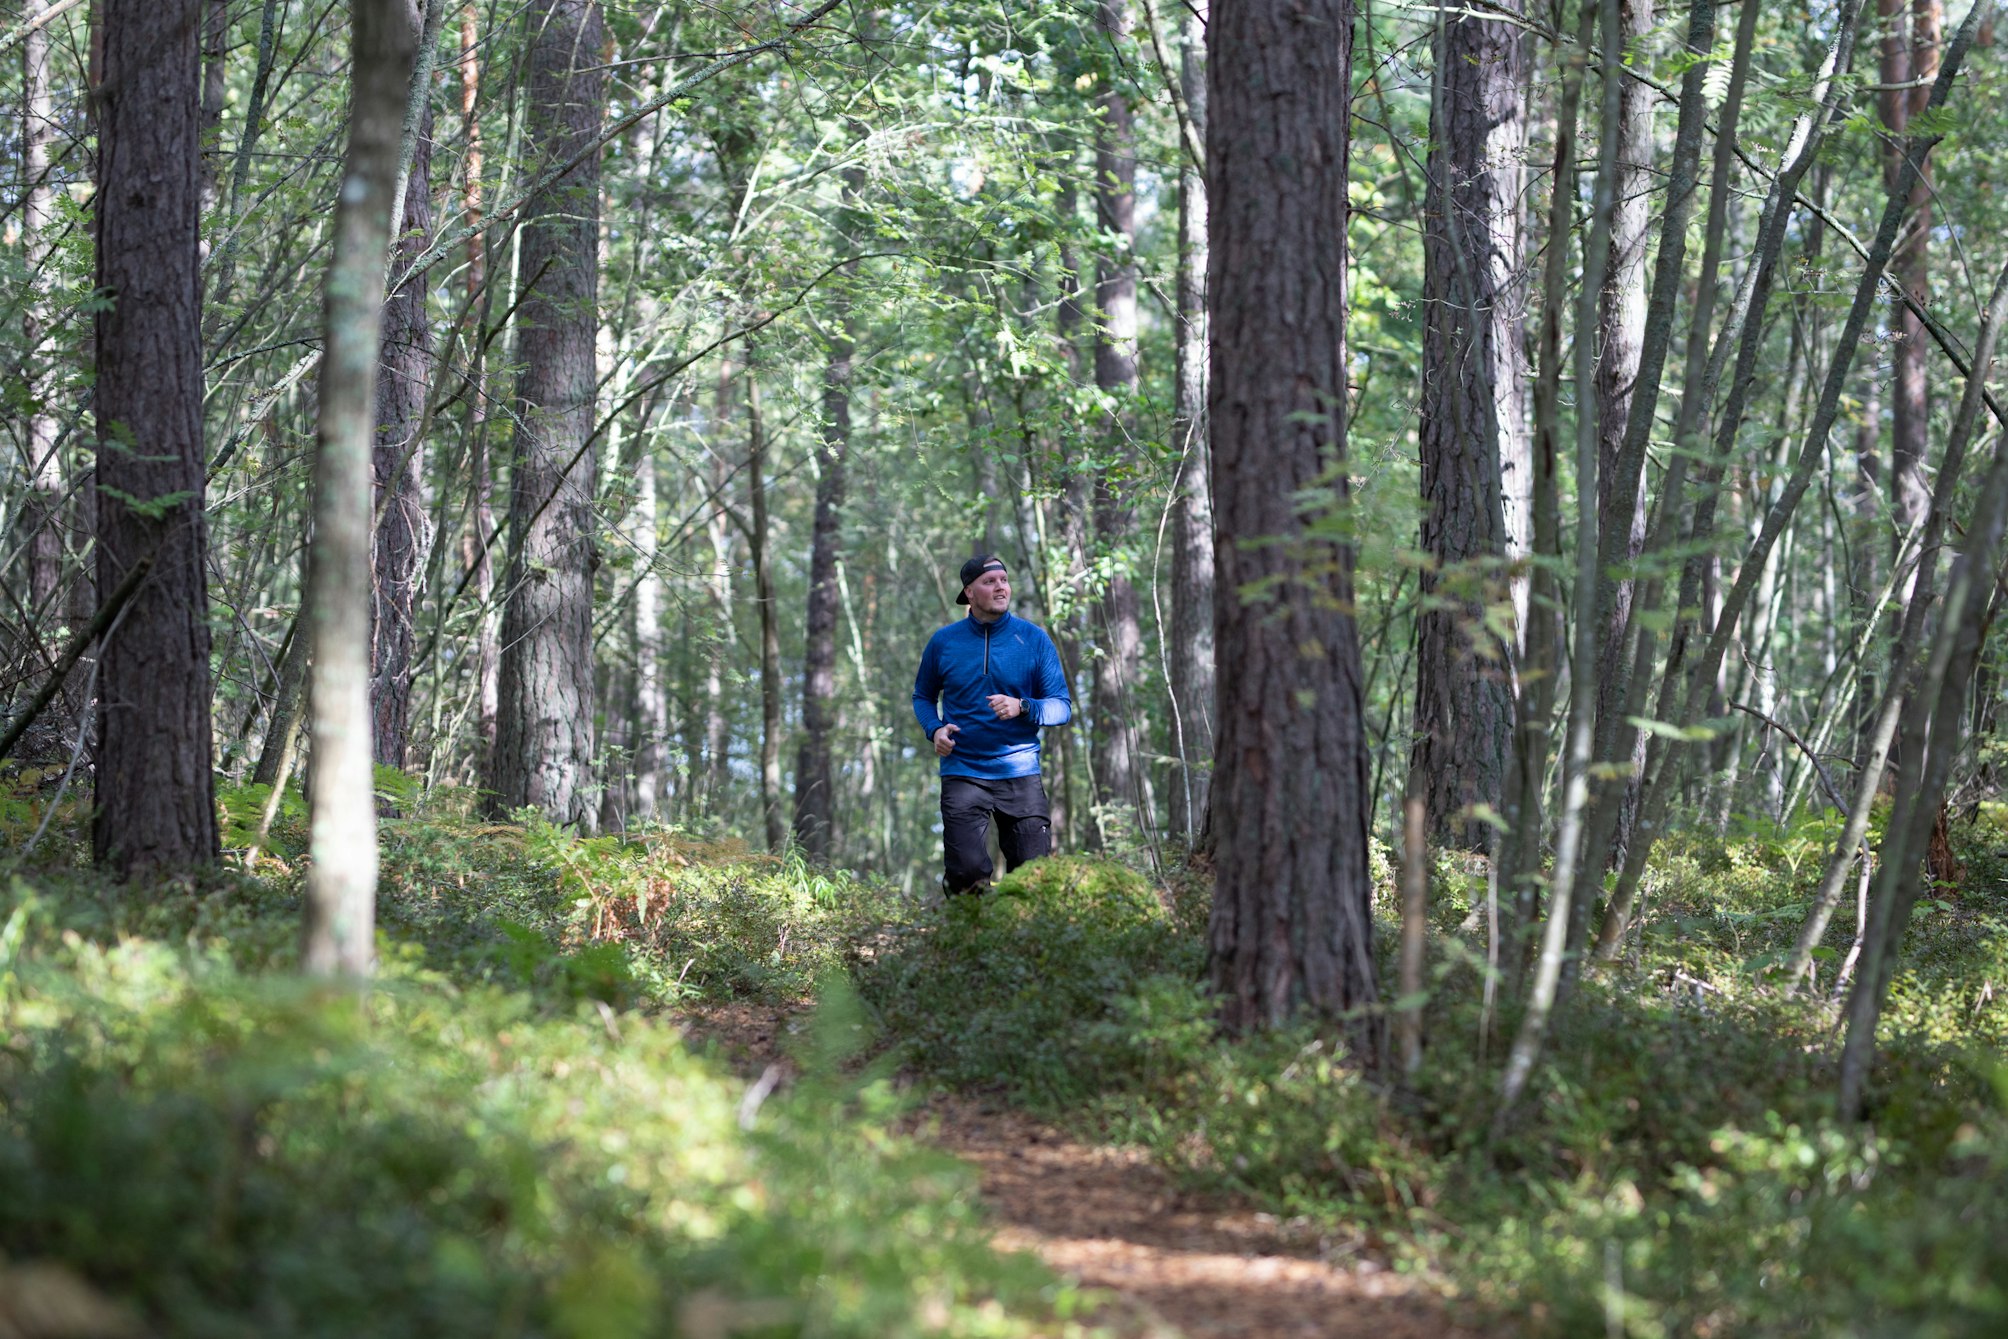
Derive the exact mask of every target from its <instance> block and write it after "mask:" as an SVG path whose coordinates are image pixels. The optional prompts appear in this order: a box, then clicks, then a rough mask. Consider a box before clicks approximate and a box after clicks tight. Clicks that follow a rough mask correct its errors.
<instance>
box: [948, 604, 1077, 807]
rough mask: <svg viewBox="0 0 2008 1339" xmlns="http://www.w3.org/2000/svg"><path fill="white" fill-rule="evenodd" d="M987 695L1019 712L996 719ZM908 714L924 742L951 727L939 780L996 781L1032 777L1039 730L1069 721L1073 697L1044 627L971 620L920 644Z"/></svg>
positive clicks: (1036, 767)
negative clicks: (1021, 705)
mask: <svg viewBox="0 0 2008 1339" xmlns="http://www.w3.org/2000/svg"><path fill="white" fill-rule="evenodd" d="M993 693H1002V694H1004V695H1005V696H1007V697H1018V698H1023V699H1024V700H1025V708H1026V711H1025V714H1024V715H1023V716H1015V717H1013V718H1012V719H1010V720H1008V721H1000V720H998V719H997V716H996V713H994V712H992V711H991V710H990V704H989V702H988V701H986V700H985V699H987V698H989V697H990V695H991V694H993ZM937 706H938V707H939V710H937ZM913 714H914V718H915V719H916V720H918V721H919V722H920V728H921V729H923V730H925V731H927V737H928V738H929V739H932V738H934V732H935V731H936V730H939V729H940V728H941V727H942V726H944V725H948V724H953V725H954V726H955V727H956V731H955V752H953V753H951V754H949V755H948V756H947V757H946V758H943V759H942V760H941V774H942V775H943V776H973V777H979V778H982V779H983V780H986V781H1002V780H1006V779H1008V778H1010V777H1015V776H1036V775H1038V772H1039V727H1040V726H1042V725H1065V724H1066V723H1067V722H1068V721H1070V720H1072V719H1073V718H1074V699H1073V696H1072V694H1070V693H1068V692H1067V676H1066V671H1065V670H1063V669H1062V668H1061V667H1060V652H1059V648H1058V647H1056V646H1054V645H1053V639H1052V638H1051V637H1048V636H1047V635H1046V630H1045V629H1044V628H1042V627H1040V626H1039V625H1038V624H1036V623H1028V622H1026V621H1025V620H1024V619H1022V618H1015V617H1013V616H1012V615H1010V614H1008V613H1007V614H1003V615H1001V616H1000V617H999V618H998V619H997V621H996V622H995V623H979V622H977V621H976V619H975V618H974V617H973V616H972V617H969V618H965V619H963V620H962V621H961V622H959V623H951V624H949V625H948V626H947V627H945V628H943V629H941V630H940V631H939V632H936V633H935V634H934V635H933V636H932V637H930V638H928V639H927V649H926V650H925V651H923V652H921V653H920V672H919V673H918V674H916V675H914V676H913Z"/></svg>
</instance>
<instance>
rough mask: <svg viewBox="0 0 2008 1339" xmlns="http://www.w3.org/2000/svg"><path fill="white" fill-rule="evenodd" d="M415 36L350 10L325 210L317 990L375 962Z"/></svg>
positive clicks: (312, 820)
mask: <svg viewBox="0 0 2008 1339" xmlns="http://www.w3.org/2000/svg"><path fill="white" fill-rule="evenodd" d="M416 39H417V34H416V33H415V32H414V30H413V27H412V24H411V22H410V20H409V19H408V17H407V15H406V10H405V5H404V0H353V3H352V5H351V27H350V44H351V45H350V58H351V69H353V70H354V71H355V74H354V91H353V93H352V95H351V103H350V108H349V149H348V160H347V163H346V164H345V165H344V167H343V170H342V189H341V191H340V193H339V196H338V203H337V204H336V206H335V219H334V257H333V259H332V261H331V262H330V263H329V266H328V278H327V291H326V299H325V303H324V309H323V320H322V348H323V350H324V352H323V354H322V357H321V380H320V431H319V450H318V452H317V455H316V458H315V462H314V538H313V545H312V548H311V550H310V557H309V559H308V566H307V590H306V599H305V604H306V616H307V630H308V636H309V641H310V645H311V646H312V648H313V671H312V678H311V681H310V687H309V690H308V699H309V702H310V704H311V711H312V715H313V730H314V752H313V757H312V759H311V763H310V769H311V770H310V774H309V784H308V795H309V801H308V803H309V824H310V829H309V830H310V834H311V835H310V837H309V843H308V845H309V851H310V853H311V856H312V864H311V865H310V866H309V867H308V871H307V895H306V903H307V906H306V923H305V927H304V932H303V938H302V943H301V961H302V965H303V966H304V967H305V968H306V970H307V971H308V972H310V973H312V974H314V975H317V976H365V975H367V974H368V973H369V971H370V969H371V966H372V965H373V963H374V961H375V958H376V929H375V926H376V884H377V832H376V800H375V786H374V784H373V772H372V768H371V748H370V743H371V734H372V731H371V728H370V726H371V721H370V702H369V677H370V654H369V649H368V648H369V645H370V642H369V631H370V596H369V590H370V584H369V581H370V540H371V535H370V483H371V470H372V467H371V459H372V454H373V449H372V448H373V440H374V438H375V437H376V431H375V420H376V417H377V411H378V409H379V406H378V405H377V403H376V380H377V375H378V360H379V358H380V357H381V355H382V350H381V346H380V345H379V342H378V337H379V332H380V327H381V324H382V321H383V306H384V252H385V249H386V248H387V247H388V246H389V244H390V231H391V210H392V206H393V199H394V196H395V194H396V190H397V170H398V145H399V140H400V135H399V128H400V126H401V124H402V122H403V113H404V107H405V101H406V98H407V96H408V94H409V91H410V80H411V64H412V56H413V54H414V52H415V50H416V47H417V40H416Z"/></svg>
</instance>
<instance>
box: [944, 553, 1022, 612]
mask: <svg viewBox="0 0 2008 1339" xmlns="http://www.w3.org/2000/svg"><path fill="white" fill-rule="evenodd" d="M1008 570H1009V569H1008V568H1006V567H1005V566H1004V560H1003V559H1002V558H999V557H998V556H997V555H996V554H994V553H979V554H977V555H976V556H975V557H974V558H971V559H970V560H969V561H968V562H966V563H964V564H962V589H961V590H958V591H956V592H955V602H956V603H957V604H968V603H969V583H970V582H972V581H974V580H976V578H978V577H980V576H982V575H983V574H984V573H985V572H1004V571H1008Z"/></svg>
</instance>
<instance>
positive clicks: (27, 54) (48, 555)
mask: <svg viewBox="0 0 2008 1339" xmlns="http://www.w3.org/2000/svg"><path fill="white" fill-rule="evenodd" d="M51 3H53V0H31V3H30V4H29V6H28V12H27V14H26V16H25V17H26V20H27V21H28V22H31V23H32V22H34V21H35V20H37V19H39V18H41V17H42V15H44V14H45V13H47V12H48V9H49V5H50V4H51ZM21 73H22V78H23V82H24V85H25V87H24V88H23V90H22V91H23V93H24V95H25V96H24V97H23V99H22V106H21V170H22V174H23V175H24V176H25V177H26V178H27V181H26V189H25V190H24V191H23V192H22V196H21V242H22V249H23V252H24V253H25V254H24V259H25V260H26V261H27V265H28V275H29V285H30V292H31V293H32V295H33V296H32V298H31V299H30V301H29V302H28V303H27V304H26V306H25V307H24V309H23V312H22V319H21V326H22V329H21V334H22V343H23V345H24V347H25V350H26V357H25V365H26V368H27V370H28V387H27V389H28V392H29V400H30V407H29V410H28V413H27V415H26V418H27V441H26V443H25V445H26V448H27V453H28V457H27V460H28V496H27V498H26V500H25V501H24V502H23V503H22V506H21V514H20V518H19V521H18V524H19V526H20V530H19V531H18V532H17V533H18V535H19V537H20V538H22V539H25V540H26V541H27V545H28V608H29V609H30V611H31V612H33V613H34V614H35V615H36V616H37V617H41V616H43V615H44V614H46V613H49V612H52V611H51V610H50V608H49V606H50V605H51V603H52V602H53V601H54V599H55V595H56V587H57V584H58V582H59V581H60V579H61V575H62V564H63V532H62V528H61V525H60V523H59V509H60V506H61V500H62V494H63V467H62V462H61V461H60V460H59V459H58V458H57V453H56V441H57V436H58V433H57V426H58V425H57V421H56V416H55V415H54V414H52V413H50V412H49V411H48V408H47V406H46V403H45V401H44V399H43V397H44V396H46V395H48V394H49V393H50V391H51V390H52V389H53V388H52V386H51V385H50V382H49V377H48V374H47V364H46V362H45V361H44V356H43V350H42V348H41V345H42V341H43V340H44V338H45V337H46V336H47V334H48V332H49V330H50V328H51V327H52V326H53V325H54V323H55V313H54V311H53V309H52V307H51V304H50V299H51V297H52V296H53V294H54V290H55V275H54V274H53V273H51V271H50V265H51V263H52V261H53V253H54V251H55V241H56V239H55V233H54V229H55V222H56V213H55V208H56V192H55V188H54V186H53V185H52V184H51V182H50V180H49V173H50V170H51V166H52V164H51V159H50V148H51V146H52V145H53V144H54V143H55V140H56V129H57V126H56V100H55V96H54V94H53V92H52V91H51V85H50V66H49V29H48V26H47V25H46V24H44V25H43V26H41V27H37V28H36V29H34V30H33V31H32V32H29V33H27V34H26V35H25V36H23V37H22V39H21ZM10 547H11V546H10ZM25 631H26V633H27V635H29V636H33V635H34V629H32V628H30V629H26V630H25Z"/></svg>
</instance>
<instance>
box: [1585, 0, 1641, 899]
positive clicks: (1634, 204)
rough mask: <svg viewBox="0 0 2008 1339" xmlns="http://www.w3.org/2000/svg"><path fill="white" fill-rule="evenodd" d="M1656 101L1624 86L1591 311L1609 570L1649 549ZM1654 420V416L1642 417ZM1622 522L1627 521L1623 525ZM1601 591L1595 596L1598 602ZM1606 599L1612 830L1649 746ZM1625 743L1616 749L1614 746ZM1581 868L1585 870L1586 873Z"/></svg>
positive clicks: (1626, 808) (1614, 588) (1636, 7)
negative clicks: (1600, 275) (1635, 404)
mask: <svg viewBox="0 0 2008 1339" xmlns="http://www.w3.org/2000/svg"><path fill="white" fill-rule="evenodd" d="M1619 26H1620V28H1621V29H1622V32H1623V37H1624V41H1625V43H1626V45H1627V47H1630V46H1631V45H1633V44H1635V43H1637V42H1640V41H1642V40H1643V39H1644V38H1645V37H1646V36H1647V35H1648V34H1649V33H1650V32H1651V31H1652V26H1653V5H1652V0H1622V2H1621V3H1620V5H1619ZM1658 96H1659V95H1658V93H1657V92H1655V91H1654V90H1653V89H1652V88H1650V87H1648V86H1647V85H1646V84H1644V83H1642V82H1640V81H1639V80H1637V79H1629V78H1628V79H1626V80H1625V81H1624V85H1623V87H1622V88H1621V89H1620V90H1619V95H1618V144H1617V169H1618V175H1617V189H1616V196H1615V198H1614V200H1613V203H1612V210H1611V248H1610V256H1609V258H1608V260H1607V262H1606V264H1607V266H1608V273H1607V277H1606V278H1605V280H1604V287H1603V292H1602V294H1601V295H1600V297H1599V301H1598V304H1597V343H1598V346H1599V348H1598V356H1597V437H1598V442H1599V451H1600V455H1601V460H1602V465H1603V468H1602V469H1601V470H1600V471H1599V472H1598V475H1597V506H1598V509H1599V510H1600V511H1601V512H1602V515H1601V517H1600V518H1599V521H1598V532H1599V534H1600V535H1602V537H1603V554H1602V555H1600V556H1601V557H1602V559H1603V561H1604V562H1605V564H1606V566H1613V565H1616V564H1619V563H1630V562H1633V561H1635V560H1636V559H1637V558H1638V556H1639V552H1640V550H1642V549H1643V548H1644V547H1645V525H1646V491H1645V456H1644V453H1643V452H1640V453H1637V459H1636V460H1633V459H1631V458H1629V457H1630V455H1631V453H1629V452H1627V450H1626V438H1627V436H1628V432H1629V428H1630V424H1631V412H1632V400H1633V392H1634V390H1635V389H1636V387H1637V383H1638V376H1639V364H1640V359H1641V357H1642V356H1643V354H1644V351H1645V350H1644V346H1645V335H1646V330H1645V325H1646V243H1647V240H1648V236H1649V234H1650V232H1651V226H1650V225H1651V220H1652V207H1651V206H1652V184H1653V183H1652V168H1653V126H1652V114H1653V105H1654V102H1655V101H1656V99H1657V98H1658ZM1646 412H1648V413H1650V412H1651V407H1650V406H1647V407H1646ZM1620 512H1623V513H1625V514H1622V515H1620V514H1619V513H1620ZM1601 590H1602V587H1601V586H1600V592H1601ZM1609 593H1610V595H1611V597H1612V598H1611V599H1610V600H1609V601H1608V602H1603V601H1600V607H1599V608H1598V610H1597V611H1596V617H1598V618H1600V619H1602V620H1603V631H1602V633H1601V637H1602V641H1601V643H1600V644H1599V646H1598V659H1597V669H1596V673H1597V726H1596V730H1597V740H1598V743H1599V748H1598V756H1599V757H1600V758H1602V757H1605V756H1607V755H1608V754H1611V753H1616V752H1621V751H1622V750H1623V749H1624V746H1625V744H1626V743H1629V744H1630V752H1629V754H1627V755H1626V759H1616V758H1613V759H1612V761H1625V760H1627V759H1628V760H1629V762H1630V764H1631V766H1632V768H1633V771H1632V773H1631V774H1630V776H1628V777H1614V778H1612V779H1611V780H1608V781H1605V782H1602V783H1600V784H1599V785H1598V786H1597V791H1598V794H1597V796H1596V800H1595V803H1596V804H1598V805H1599V806H1601V805H1605V804H1612V803H1615V804H1617V805H1618V806H1619V813H1618V814H1617V815H1616V816H1615V820H1616V821H1615V824H1614V826H1615V827H1617V828H1619V829H1625V828H1629V826H1630V817H1629V816H1630V815H1631V814H1632V813H1633V812H1635V811H1636V809H1637V807H1638V769H1641V768H1643V767H1644V765H1645V742H1646V737H1645V735H1644V733H1643V732H1642V731H1636V730H1632V731H1626V730H1625V729H1624V721H1625V717H1626V716H1627V715H1628V714H1632V713H1627V712H1626V710H1625V696H1626V690H1627V688H1628V687H1629V680H1630V675H1629V673H1628V670H1629V668H1630V666H1629V665H1628V664H1627V654H1626V653H1627V650H1628V649H1629V648H1630V646H1631V645H1632V644H1631V643H1630V642H1629V641H1628V640H1627V637H1626V632H1627V629H1628V625H1629V624H1630V622H1631V608H1632V582H1631V580H1630V579H1629V578H1626V579H1621V580H1618V581H1617V582H1615V583H1614V584H1612V585H1611V586H1610V588H1609ZM1620 735H1623V736H1624V738H1622V739H1620V738H1619V736H1620ZM1608 846H1609V841H1608V839H1605V840H1604V841H1601V842H1594V841H1593V843H1592V849H1591V852H1590V854H1589V857H1588V859H1589V860H1590V861H1593V862H1598V864H1599V868H1600V869H1601V862H1602V860H1603V856H1602V855H1600V852H1602V851H1604V850H1606V849H1607V848H1608ZM1585 868H1588V866H1587V865H1585Z"/></svg>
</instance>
